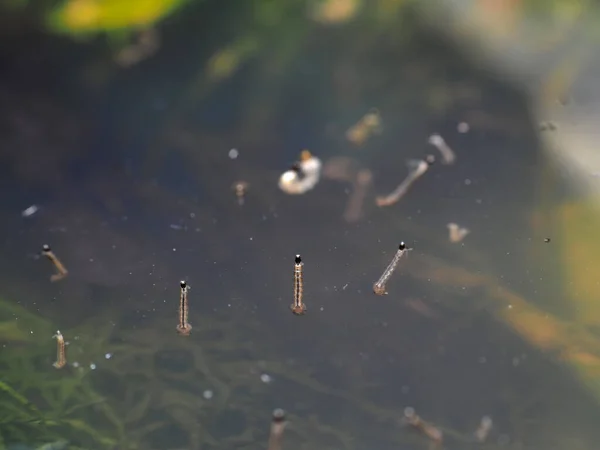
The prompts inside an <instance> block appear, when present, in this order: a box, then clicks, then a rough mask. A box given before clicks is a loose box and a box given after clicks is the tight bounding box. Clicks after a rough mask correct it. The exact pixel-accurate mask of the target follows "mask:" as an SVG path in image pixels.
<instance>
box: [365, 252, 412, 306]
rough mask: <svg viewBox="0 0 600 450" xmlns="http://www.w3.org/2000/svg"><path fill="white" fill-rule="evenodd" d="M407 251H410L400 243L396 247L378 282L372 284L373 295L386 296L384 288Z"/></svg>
mask: <svg viewBox="0 0 600 450" xmlns="http://www.w3.org/2000/svg"><path fill="white" fill-rule="evenodd" d="M409 250H411V249H410V248H407V247H406V244H405V243H404V242H401V243H400V245H399V246H398V251H397V252H396V254H395V255H394V258H392V261H391V262H390V264H389V265H388V266H387V267H386V269H385V270H384V271H383V273H382V274H381V276H380V277H379V280H377V281H376V282H375V283H374V284H373V292H374V293H375V294H377V295H386V294H387V291H386V290H385V286H386V284H387V282H388V280H389V279H390V277H391V276H392V274H393V273H394V271H395V270H396V267H398V263H399V262H400V259H401V258H402V257H403V256H404V255H405V254H406V252H408V251H409Z"/></svg>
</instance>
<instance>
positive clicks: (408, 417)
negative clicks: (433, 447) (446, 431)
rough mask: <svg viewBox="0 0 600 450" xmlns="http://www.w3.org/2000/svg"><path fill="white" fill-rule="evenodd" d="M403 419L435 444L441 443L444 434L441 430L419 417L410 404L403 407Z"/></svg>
mask: <svg viewBox="0 0 600 450" xmlns="http://www.w3.org/2000/svg"><path fill="white" fill-rule="evenodd" d="M404 421H405V423H407V424H408V425H410V426H411V427H413V428H415V429H416V430H418V431H420V432H421V433H423V434H424V435H425V436H427V437H428V438H429V439H431V440H432V441H433V442H434V443H435V444H437V445H439V444H441V443H442V440H443V436H444V435H443V433H442V430H440V429H439V428H436V427H435V426H433V425H432V424H430V423H428V422H425V421H424V420H423V419H421V418H420V417H419V416H418V415H417V413H416V412H415V409H414V408H411V407H410V406H409V407H407V408H404Z"/></svg>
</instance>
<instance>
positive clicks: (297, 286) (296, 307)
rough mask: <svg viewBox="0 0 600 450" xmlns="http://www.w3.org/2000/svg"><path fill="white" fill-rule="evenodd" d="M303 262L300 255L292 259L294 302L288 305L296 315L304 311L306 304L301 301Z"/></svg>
mask: <svg viewBox="0 0 600 450" xmlns="http://www.w3.org/2000/svg"><path fill="white" fill-rule="evenodd" d="M303 269H304V263H303V262H302V258H301V257H300V255H296V258H295V259H294V303H293V304H292V305H291V306H290V308H291V310H292V312H293V313H294V314H296V315H302V314H304V313H305V312H306V305H305V304H304V302H303V301H302V296H303V294H304V273H303V271H304V270H303Z"/></svg>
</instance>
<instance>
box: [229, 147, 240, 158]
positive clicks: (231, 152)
mask: <svg viewBox="0 0 600 450" xmlns="http://www.w3.org/2000/svg"><path fill="white" fill-rule="evenodd" d="M238 156H240V152H238V150H237V148H232V149H231V150H229V158H230V159H236V158H237V157H238Z"/></svg>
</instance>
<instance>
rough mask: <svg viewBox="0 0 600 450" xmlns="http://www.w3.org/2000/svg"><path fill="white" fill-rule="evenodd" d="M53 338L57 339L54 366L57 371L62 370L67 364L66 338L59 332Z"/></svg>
mask: <svg viewBox="0 0 600 450" xmlns="http://www.w3.org/2000/svg"><path fill="white" fill-rule="evenodd" d="M53 337H54V338H56V362H54V364H52V365H53V366H54V367H56V368H57V369H62V368H63V367H65V365H66V364H67V357H66V355H65V338H64V337H63V335H62V333H61V332H60V331H58V330H57V331H56V334H55V335H54V336H53Z"/></svg>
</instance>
